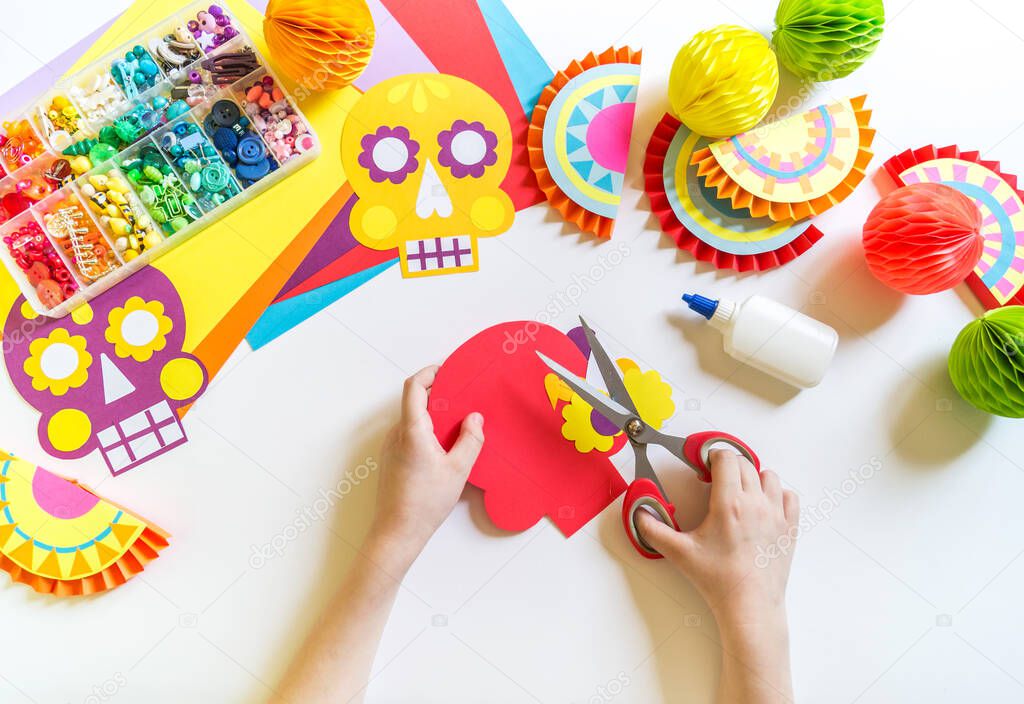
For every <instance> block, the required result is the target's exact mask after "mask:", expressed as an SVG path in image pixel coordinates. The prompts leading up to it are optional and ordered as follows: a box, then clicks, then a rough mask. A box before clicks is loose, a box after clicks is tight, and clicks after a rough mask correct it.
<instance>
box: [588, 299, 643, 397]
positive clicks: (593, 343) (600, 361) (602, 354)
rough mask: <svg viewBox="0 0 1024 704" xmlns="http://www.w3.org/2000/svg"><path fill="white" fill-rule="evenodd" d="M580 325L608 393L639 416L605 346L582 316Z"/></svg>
mask: <svg viewBox="0 0 1024 704" xmlns="http://www.w3.org/2000/svg"><path fill="white" fill-rule="evenodd" d="M580 325H582V326H583V334H584V335H586V336H587V343H588V344H589V345H590V353H591V354H592V355H594V360H595V361H596V362H597V369H598V371H600V372H601V378H602V379H604V385H605V386H606V387H607V388H608V393H609V394H611V397H612V398H613V399H615V400H616V401H618V402H619V403H620V404H622V405H623V406H624V407H625V408H626V409H627V410H629V411H630V412H632V413H633V414H635V415H639V413H638V412H637V410H636V404H635V403H633V398H632V397H631V396H630V395H629V391H627V390H626V384H625V383H624V382H623V381H622V374H621V373H620V372H619V368H618V367H617V366H616V365H615V363H614V362H612V360H611V357H609V356H608V352H607V351H606V350H605V348H604V346H603V345H602V344H601V343H600V342H598V341H597V335H596V334H595V333H594V330H593V328H591V327H590V326H589V325H587V321H586V320H584V319H583V316H582V315H581V316H580Z"/></svg>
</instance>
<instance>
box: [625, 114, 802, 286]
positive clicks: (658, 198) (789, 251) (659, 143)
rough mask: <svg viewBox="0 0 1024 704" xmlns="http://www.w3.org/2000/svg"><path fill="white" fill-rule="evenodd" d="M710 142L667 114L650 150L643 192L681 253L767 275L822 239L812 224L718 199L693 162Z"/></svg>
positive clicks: (657, 128)
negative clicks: (779, 219) (758, 212)
mask: <svg viewBox="0 0 1024 704" xmlns="http://www.w3.org/2000/svg"><path fill="white" fill-rule="evenodd" d="M710 142H711V140H709V139H708V138H707V137H701V136H700V135H697V134H694V133H693V132H691V131H690V130H689V129H688V128H687V127H686V125H684V124H683V123H682V122H680V121H679V120H677V119H676V118H675V117H674V116H672V115H670V114H665V115H664V116H663V117H662V119H661V122H660V123H658V126H657V127H656V128H655V130H654V134H653V135H651V141H650V144H649V145H648V146H647V156H646V158H645V160H644V190H645V191H646V192H647V197H648V198H649V199H650V201H651V210H652V211H653V212H654V215H655V217H657V218H658V221H659V223H661V229H662V231H663V232H664V233H665V234H666V235H668V236H669V237H671V238H672V239H673V240H674V241H675V243H676V245H677V246H678V247H679V248H680V249H684V250H686V251H688V252H690V253H691V254H693V256H694V257H695V258H696V259H697V260H699V261H706V262H710V263H711V264H712V265H714V266H715V267H716V268H719V269H735V270H737V271H763V270H765V269H771V268H773V267H776V266H779V265H781V264H785V263H786V262H789V261H792V260H793V259H795V258H796V257H798V256H800V255H801V254H803V253H804V252H806V251H807V250H808V249H810V248H811V246H812V245H814V243H815V242H817V241H818V240H820V239H821V236H822V233H821V231H820V230H818V228H817V227H815V226H814V225H812V224H811V223H810V221H809V220H804V221H803V222H793V221H782V222H775V221H774V220H772V219H771V218H755V217H753V216H752V215H751V214H750V211H748V210H745V209H742V210H740V209H736V208H733V207H732V206H731V205H730V203H729V202H728V201H725V200H720V199H719V198H718V196H717V195H716V194H715V192H714V191H713V190H712V189H710V188H708V187H707V185H706V184H705V182H704V179H703V178H701V177H699V176H697V167H696V166H695V165H693V164H692V163H691V157H692V156H693V153H694V152H696V151H700V150H701V149H704V148H705V147H707V146H708V144H710Z"/></svg>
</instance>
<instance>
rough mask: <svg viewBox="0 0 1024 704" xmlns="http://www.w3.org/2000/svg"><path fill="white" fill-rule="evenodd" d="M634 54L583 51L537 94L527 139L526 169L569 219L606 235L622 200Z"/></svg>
mask: <svg viewBox="0 0 1024 704" xmlns="http://www.w3.org/2000/svg"><path fill="white" fill-rule="evenodd" d="M640 61H641V52H639V51H633V50H632V49H630V48H629V47H623V48H621V49H615V48H611V49H608V50H607V51H605V52H603V53H601V54H599V55H597V54H592V53H591V54H587V56H585V57H584V58H583V59H581V60H579V61H573V62H572V63H571V64H569V66H568V67H566V69H565V70H563V71H559V72H558V73H557V74H556V75H555V78H554V80H552V81H551V83H550V84H548V86H547V87H546V88H545V89H544V91H543V92H542V93H541V96H540V100H539V101H538V103H537V107H536V108H534V111H533V117H532V119H531V121H530V129H529V133H528V136H527V148H528V151H529V155H530V166H531V167H533V171H534V173H535V174H536V175H537V183H538V184H539V185H540V188H541V190H542V191H544V194H545V196H547V199H548V202H549V203H551V205H552V206H554V208H555V209H556V210H558V212H560V213H561V214H562V217H563V218H565V220H566V221H568V222H573V223H576V225H577V226H578V227H579V228H580V229H581V230H583V231H584V232H591V233H593V234H595V235H597V236H598V237H611V234H612V229H613V228H614V226H615V217H616V216H617V215H618V211H619V203H620V201H621V199H622V184H623V179H624V177H625V173H626V161H627V159H628V157H629V140H630V136H631V133H632V129H633V115H634V113H635V110H636V95H637V88H638V86H639V84H640Z"/></svg>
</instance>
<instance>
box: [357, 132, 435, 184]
mask: <svg viewBox="0 0 1024 704" xmlns="http://www.w3.org/2000/svg"><path fill="white" fill-rule="evenodd" d="M362 145H363V151H362V153H360V154H359V165H360V166H362V167H363V168H364V169H366V170H367V171H368V172H369V173H370V180H371V181H373V182H374V183H384V182H385V181H390V182H391V183H402V182H403V181H405V179H406V178H407V177H408V176H409V175H410V174H414V173H416V170H417V169H418V168H419V162H418V161H417V160H416V153H417V152H419V150H420V145H419V144H418V143H417V142H416V140H414V139H412V137H410V136H409V130H408V129H406V128H405V127H386V126H382V127H379V128H377V131H376V132H374V133H372V134H368V135H366V136H364V137H363V139H362Z"/></svg>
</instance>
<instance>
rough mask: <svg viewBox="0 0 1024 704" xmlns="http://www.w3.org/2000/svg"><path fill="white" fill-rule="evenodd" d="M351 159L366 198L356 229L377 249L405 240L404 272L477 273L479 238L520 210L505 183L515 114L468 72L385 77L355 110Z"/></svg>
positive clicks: (348, 166) (355, 214) (348, 134)
mask: <svg viewBox="0 0 1024 704" xmlns="http://www.w3.org/2000/svg"><path fill="white" fill-rule="evenodd" d="M341 158H342V164H343V166H344V169H345V174H346V176H347V177H348V179H349V182H350V183H351V185H352V188H353V190H354V191H355V193H356V195H357V196H358V198H359V200H358V202H357V203H356V205H355V206H354V207H353V209H352V214H351V217H350V219H349V226H350V228H351V230H352V234H353V235H354V236H355V238H356V239H357V240H358V241H359V242H360V243H361V244H363V245H365V246H367V247H370V248H371V249H377V250H388V249H394V248H397V249H398V253H399V258H400V260H401V265H402V275H403V276H429V275H435V274H449V273H458V272H466V271H476V270H477V269H478V268H479V256H478V253H477V240H478V239H479V238H481V237H494V236H495V235H500V234H501V233H503V232H505V231H506V230H508V228H509V227H511V225H512V220H513V218H514V217H515V209H514V208H513V206H512V200H511V199H510V198H509V197H508V195H507V194H506V193H505V192H504V191H503V190H502V189H501V184H502V181H503V180H504V179H505V176H506V175H507V174H508V169H509V164H510V163H511V160H512V134H511V127H510V125H509V120H508V116H507V115H506V114H505V111H504V110H503V109H502V107H501V106H500V105H499V104H498V102H497V101H496V100H494V98H492V97H491V96H490V95H489V94H488V93H487V92H486V91H484V90H483V89H481V88H479V87H477V86H475V85H473V84H472V83H470V82H468V81H466V80H463V79H461V78H457V77H455V76H448V75H445V74H406V75H402V76H396V77H394V78H391V79H389V80H387V81H383V82H382V83H379V84H377V85H376V86H374V87H373V88H371V89H370V90H368V91H367V92H366V94H365V95H363V96H362V97H361V98H360V99H359V101H358V102H357V103H356V105H355V106H354V107H353V108H352V112H351V113H350V117H349V119H348V120H347V121H346V123H345V127H344V129H343V132H342V138H341Z"/></svg>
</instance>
